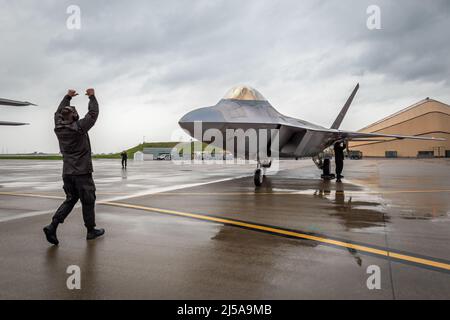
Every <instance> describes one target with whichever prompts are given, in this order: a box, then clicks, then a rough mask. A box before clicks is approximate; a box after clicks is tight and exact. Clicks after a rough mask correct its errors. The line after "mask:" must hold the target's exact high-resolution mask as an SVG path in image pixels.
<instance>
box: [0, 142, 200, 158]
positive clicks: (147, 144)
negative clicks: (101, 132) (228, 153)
mask: <svg viewBox="0 0 450 320" xmlns="http://www.w3.org/2000/svg"><path fill="white" fill-rule="evenodd" d="M189 143H191V144H192V145H191V152H193V151H194V143H199V142H186V143H183V144H182V147H181V148H183V146H187V145H188V144H189ZM177 144H179V142H145V143H141V144H138V145H137V146H134V147H132V148H130V149H127V150H125V151H126V152H127V154H128V159H133V156H134V153H135V152H136V151H143V150H144V148H173V147H175V146H176V145H177ZM206 146H207V144H206V143H204V144H203V146H202V150H204V149H205V147H206ZM92 158H94V159H120V152H116V153H108V154H94V155H93V156H92ZM0 159H22V160H61V159H62V157H61V156H60V155H49V154H42V155H40V154H34V153H33V154H5V155H0Z"/></svg>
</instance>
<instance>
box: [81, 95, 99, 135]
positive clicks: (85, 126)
mask: <svg viewBox="0 0 450 320" xmlns="http://www.w3.org/2000/svg"><path fill="white" fill-rule="evenodd" d="M86 95H87V96H89V106H88V113H87V114H86V115H85V116H84V118H83V119H81V120H80V121H79V124H80V127H81V129H82V130H83V131H84V132H88V131H89V130H90V129H91V128H92V127H93V126H94V124H95V122H96V121H97V118H98V112H99V111H98V102H97V98H96V97H95V91H94V89H87V90H86Z"/></svg>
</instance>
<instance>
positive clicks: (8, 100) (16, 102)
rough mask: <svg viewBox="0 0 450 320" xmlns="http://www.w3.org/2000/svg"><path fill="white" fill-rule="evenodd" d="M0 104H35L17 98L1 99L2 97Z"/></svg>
mask: <svg viewBox="0 0 450 320" xmlns="http://www.w3.org/2000/svg"><path fill="white" fill-rule="evenodd" d="M0 105H3V106H14V107H24V106H35V104H34V103H31V102H28V101H17V100H10V99H3V98H0Z"/></svg>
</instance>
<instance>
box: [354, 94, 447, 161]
mask: <svg viewBox="0 0 450 320" xmlns="http://www.w3.org/2000/svg"><path fill="white" fill-rule="evenodd" d="M359 132H379V133H386V134H394V133H395V134H402V135H413V136H432V137H435V138H445V139H447V140H446V141H420V140H396V139H385V140H382V141H369V142H368V141H364V142H363V141H353V142H351V143H350V149H351V150H358V151H361V152H362V153H363V156H368V157H450V106H449V105H447V104H445V103H442V102H439V101H436V100H433V99H430V98H426V99H424V100H422V101H419V102H417V103H415V104H413V105H412V106H409V107H407V108H405V109H403V110H400V111H399V112H396V113H394V114H393V115H390V116H388V117H386V118H384V119H381V120H379V121H377V122H375V123H373V124H371V125H369V126H367V127H364V128H362V129H361V130H359Z"/></svg>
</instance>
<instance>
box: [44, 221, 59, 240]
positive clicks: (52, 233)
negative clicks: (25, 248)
mask: <svg viewBox="0 0 450 320" xmlns="http://www.w3.org/2000/svg"><path fill="white" fill-rule="evenodd" d="M57 226H58V225H57V224H54V223H51V224H49V225H48V226H46V227H44V229H43V230H44V233H45V236H46V238H47V241H48V242H50V243H51V244H54V245H55V246H57V245H58V244H59V241H58V238H57V237H56V228H57Z"/></svg>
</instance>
